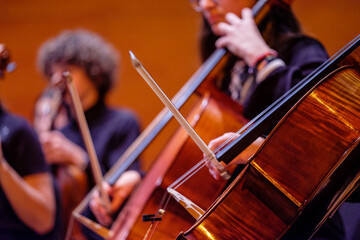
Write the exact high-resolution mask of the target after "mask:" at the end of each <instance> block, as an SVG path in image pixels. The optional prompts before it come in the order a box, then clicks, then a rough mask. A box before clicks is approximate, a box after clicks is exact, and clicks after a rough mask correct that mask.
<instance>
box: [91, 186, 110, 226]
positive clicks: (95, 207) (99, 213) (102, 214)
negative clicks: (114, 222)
mask: <svg viewBox="0 0 360 240" xmlns="http://www.w3.org/2000/svg"><path fill="white" fill-rule="evenodd" d="M90 209H91V210H92V212H93V214H94V215H95V217H96V219H97V220H98V221H99V223H101V224H103V225H105V226H107V225H109V224H110V223H111V218H110V216H108V213H107V212H106V210H105V208H104V207H103V206H102V204H101V200H100V196H99V194H98V193H97V194H94V195H93V198H92V199H91V200H90Z"/></svg>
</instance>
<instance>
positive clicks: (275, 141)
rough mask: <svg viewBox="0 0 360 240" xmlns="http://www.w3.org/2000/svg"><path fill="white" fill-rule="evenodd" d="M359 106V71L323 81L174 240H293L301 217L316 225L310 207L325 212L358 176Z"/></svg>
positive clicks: (350, 69) (351, 69)
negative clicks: (307, 214)
mask: <svg viewBox="0 0 360 240" xmlns="http://www.w3.org/2000/svg"><path fill="white" fill-rule="evenodd" d="M356 51H359V50H358V49H357V50H356ZM355 55H356V54H355ZM359 102H360V73H359V71H358V69H357V68H355V67H343V68H340V69H338V70H336V71H335V72H334V73H333V74H331V75H330V76H328V77H326V78H325V79H324V81H322V82H321V83H319V84H318V86H316V87H315V88H314V89H313V90H312V91H310V92H309V93H308V94H307V95H306V96H305V97H304V98H303V99H302V100H301V101H300V102H299V103H298V104H297V105H296V106H294V107H293V109H292V110H291V111H290V112H289V113H288V114H287V115H286V116H285V117H284V118H283V120H282V121H281V122H280V123H279V124H278V125H277V127H276V128H275V129H274V130H273V132H272V133H271V134H270V135H269V137H268V138H267V140H266V142H265V143H264V145H263V146H262V148H261V149H260V150H259V151H258V153H257V154H256V155H255V156H254V157H253V159H252V160H251V162H250V164H249V166H248V167H247V169H246V170H244V171H245V172H243V173H242V175H240V176H239V177H238V179H236V181H235V182H233V184H232V186H230V187H229V188H228V190H227V191H226V193H225V194H224V195H222V197H221V198H220V199H219V200H217V202H216V203H215V204H214V205H213V206H212V208H211V209H210V210H209V211H207V212H206V213H205V215H204V216H203V217H202V219H200V220H199V221H198V222H197V224H195V225H194V226H193V227H192V228H191V229H190V230H189V231H188V232H186V233H184V234H181V235H180V236H179V238H178V239H183V238H186V239H279V238H281V237H282V236H284V234H286V232H287V231H288V230H289V229H291V231H292V235H291V236H292V238H287V239H294V236H297V235H296V230H294V228H292V227H293V226H298V220H299V219H300V220H302V221H303V219H302V216H303V215H305V213H304V212H307V211H308V209H311V210H313V211H314V212H312V214H313V218H314V219H316V220H318V219H319V218H317V217H316V208H314V207H313V205H311V204H314V203H320V204H321V205H320V206H321V207H320V208H319V209H321V211H323V210H324V209H326V206H329V205H330V204H331V202H332V199H334V200H335V199H336V196H337V195H339V193H338V191H340V190H342V189H344V186H345V185H346V184H348V183H349V177H352V176H353V174H350V173H352V172H353V171H360V169H359V167H358V163H357V161H354V157H352V158H347V157H348V155H349V154H351V152H352V151H353V150H354V149H358V148H359V145H358V144H359V138H360V105H359ZM349 159H350V160H351V161H350V160H349ZM344 166H346V167H344ZM340 175H341V176H342V178H340V177H339V176H340ZM335 177H337V178H335ZM334 179H336V180H337V181H336V184H337V185H336V186H335V184H334ZM332 187H333V188H334V189H332ZM329 192H331V193H332V196H331V195H330V194H329ZM323 196H327V198H328V199H327V200H324V199H323V198H320V197H323ZM309 222H311V224H315V226H316V225H317V223H316V222H314V221H313V219H310V221H309ZM302 224H303V223H302ZM315 226H314V225H313V226H311V227H304V229H310V230H311V229H313V230H315ZM294 232H295V234H294ZM300 233H301V231H299V232H298V234H300ZM306 234H309V233H306ZM285 236H286V237H288V235H285ZM299 236H300V235H299ZM305 236H306V235H305ZM307 236H308V237H309V236H310V235H307ZM300 239H301V238H300Z"/></svg>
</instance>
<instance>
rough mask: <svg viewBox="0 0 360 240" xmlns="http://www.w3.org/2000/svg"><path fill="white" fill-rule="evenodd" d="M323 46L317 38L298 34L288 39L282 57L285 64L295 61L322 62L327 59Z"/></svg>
mask: <svg viewBox="0 0 360 240" xmlns="http://www.w3.org/2000/svg"><path fill="white" fill-rule="evenodd" d="M328 57H329V56H328V54H327V51H326V49H325V48H324V46H323V45H322V44H321V42H319V41H318V40H316V39H314V38H312V37H309V36H299V37H294V38H292V39H290V40H289V41H288V43H287V47H286V49H285V51H284V52H283V53H282V58H283V60H284V61H285V62H286V63H287V64H291V63H296V62H324V61H325V60H326V59H328Z"/></svg>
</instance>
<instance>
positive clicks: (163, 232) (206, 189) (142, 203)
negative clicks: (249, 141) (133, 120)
mask: <svg viewBox="0 0 360 240" xmlns="http://www.w3.org/2000/svg"><path fill="white" fill-rule="evenodd" d="M225 106H226V104H225V103H219V102H218V101H215V100H214V99H211V98H210V95H207V94H205V96H204V97H202V98H200V99H199V101H198V104H196V105H195V107H194V109H193V110H192V112H191V113H190V114H189V116H188V118H187V119H188V121H189V123H190V124H191V125H192V126H193V127H194V129H195V130H196V131H197V132H198V134H199V135H200V136H202V137H203V139H204V141H210V140H211V139H212V138H214V137H216V136H218V135H221V134H223V133H224V132H227V131H229V130H231V129H232V130H236V129H237V128H239V127H241V126H242V125H244V124H245V123H246V120H245V119H243V118H242V117H241V115H239V114H238V113H235V111H233V110H230V109H229V108H226V107H225ZM236 114H238V117H234V116H236ZM202 157H203V153H202V152H201V151H200V150H199V149H198V147H197V146H196V145H195V143H194V142H193V141H192V140H191V139H190V138H189V136H188V134H187V133H186V132H185V130H183V129H182V128H179V129H178V130H177V132H176V133H175V134H174V135H173V136H172V138H171V139H170V140H169V142H168V144H167V145H166V147H165V148H164V149H163V151H162V152H161V153H160V155H159V156H158V158H157V159H156V162H155V164H154V165H153V166H152V167H151V170H150V171H149V172H148V173H147V174H146V176H145V178H144V180H143V181H142V183H141V184H140V186H139V187H138V188H137V189H136V190H135V192H134V193H133V194H132V196H131V197H130V199H129V200H128V202H127V203H126V205H125V206H124V208H123V209H122V210H121V212H120V214H119V216H118V218H117V219H116V220H115V222H114V225H113V227H112V230H113V231H114V233H115V235H114V237H113V238H111V239H143V238H144V237H145V236H147V234H148V233H147V232H148V231H150V232H153V235H151V236H150V235H148V236H147V237H149V238H148V239H150V237H151V239H174V238H176V236H177V233H179V231H181V230H182V229H186V228H188V227H190V226H191V225H192V224H193V223H195V221H196V219H195V218H193V217H192V216H191V215H190V214H189V213H188V212H187V211H186V210H185V209H183V207H182V206H181V205H179V203H178V202H176V201H175V200H174V199H173V198H171V197H170V195H168V194H167V187H169V186H170V185H171V184H172V183H173V182H175V181H176V180H177V179H178V178H179V177H181V176H182V175H183V174H184V173H186V172H187V171H188V170H189V169H191V167H193V166H194V165H195V164H196V163H197V162H198V161H199V160H201V159H202ZM225 184H226V182H225V181H216V180H214V179H213V178H212V177H211V176H210V174H209V173H208V170H207V168H203V169H201V170H200V171H199V172H197V173H196V174H195V175H194V176H192V178H191V179H190V180H189V181H187V182H186V183H185V184H183V185H182V186H181V187H179V189H178V191H179V192H181V193H182V194H184V195H188V196H190V197H189V198H190V199H191V201H193V202H194V203H196V204H197V205H199V206H200V207H201V208H203V209H207V208H208V207H209V206H210V205H211V203H212V202H213V201H214V200H215V199H216V197H217V196H218V195H219V194H220V193H221V191H222V190H223V188H224V186H225ZM194 186H195V187H196V186H197V187H198V188H196V189H194ZM166 201H168V202H167V204H166V208H165V214H164V215H163V216H162V217H161V221H154V222H153V221H143V219H142V217H143V215H151V214H154V215H155V216H154V218H156V217H160V216H156V214H157V212H158V210H159V208H161V207H162V204H164V202H166ZM155 225H156V226H155ZM155 227H156V229H155ZM151 234H152V233H151Z"/></svg>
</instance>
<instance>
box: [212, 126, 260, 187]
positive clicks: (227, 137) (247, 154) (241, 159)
mask: <svg viewBox="0 0 360 240" xmlns="http://www.w3.org/2000/svg"><path fill="white" fill-rule="evenodd" d="M238 136H239V135H238V134H237V133H232V132H229V133H225V134H223V135H222V136H220V137H218V138H215V139H214V140H211V141H210V143H209V145H208V147H209V148H210V150H212V151H215V150H216V148H218V147H219V146H220V145H222V144H223V143H225V142H226V141H229V142H231V141H232V140H234V139H236V138H237V137H238ZM263 142H264V138H262V137H259V138H257V139H256V140H255V141H254V142H253V143H252V144H251V145H250V146H248V147H247V148H246V149H245V150H244V151H242V152H241V153H240V154H239V155H238V156H237V157H236V158H234V159H233V160H232V161H231V162H230V163H229V164H228V165H227V166H226V168H229V167H230V166H233V165H238V164H245V163H247V162H248V160H249V159H250V158H251V157H252V156H253V154H254V153H255V152H256V151H257V150H258V148H259V147H260V146H261V144H262V143H263ZM206 166H207V167H208V168H209V172H210V174H211V175H212V176H213V177H214V178H215V179H217V180H218V179H220V173H219V170H218V169H217V168H216V167H215V166H214V165H213V164H212V163H211V162H210V161H208V160H207V161H206Z"/></svg>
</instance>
